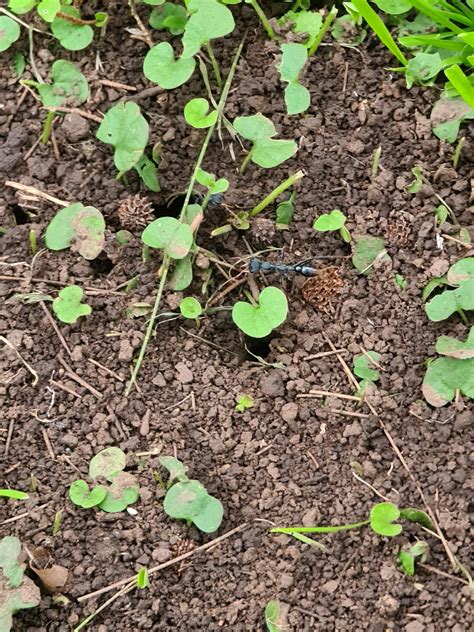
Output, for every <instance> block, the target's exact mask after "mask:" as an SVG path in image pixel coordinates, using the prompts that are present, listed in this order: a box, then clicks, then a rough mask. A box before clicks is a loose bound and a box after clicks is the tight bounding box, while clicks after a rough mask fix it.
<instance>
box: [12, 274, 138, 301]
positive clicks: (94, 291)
mask: <svg viewBox="0 0 474 632" xmlns="http://www.w3.org/2000/svg"><path fill="white" fill-rule="evenodd" d="M0 281H26V282H27V283H48V284H49V285H54V286H55V287H65V286H66V285H68V283H62V282H61V281H54V280H53V279H39V278H38V277H31V279H29V278H26V277H20V276H7V275H5V276H0ZM124 285H126V283H125V284H124ZM118 287H121V286H120V285H119V286H118ZM84 292H85V293H86V294H112V295H113V296H121V297H122V298H123V297H124V294H123V292H117V291H116V290H106V289H102V288H100V287H87V286H85V287H84Z"/></svg>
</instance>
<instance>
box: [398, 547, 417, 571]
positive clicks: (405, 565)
mask: <svg viewBox="0 0 474 632" xmlns="http://www.w3.org/2000/svg"><path fill="white" fill-rule="evenodd" d="M397 559H398V561H399V562H400V565H401V567H402V570H403V572H404V573H405V575H408V576H409V577H413V575H414V574H415V558H414V557H413V555H412V554H411V553H410V552H409V551H400V552H399V553H398V555H397Z"/></svg>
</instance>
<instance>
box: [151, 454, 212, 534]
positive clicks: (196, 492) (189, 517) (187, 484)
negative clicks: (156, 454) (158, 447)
mask: <svg viewBox="0 0 474 632" xmlns="http://www.w3.org/2000/svg"><path fill="white" fill-rule="evenodd" d="M160 463H161V465H162V466H163V467H165V468H166V469H167V470H168V472H169V473H170V476H169V479H168V484H167V490H168V491H167V493H166V496H165V499H164V501H163V509H164V510H165V513H166V514H168V516H170V518H176V519H178V520H186V522H187V523H188V525H191V524H194V525H195V526H196V527H197V528H198V529H199V530H200V531H203V532H204V533H213V532H214V531H216V530H217V529H218V528H219V526H220V524H221V522H222V517H223V515H224V509H223V507H222V504H221V503H220V501H219V500H217V498H214V496H211V495H210V494H209V493H208V492H207V490H206V488H205V487H204V485H202V484H201V483H200V482H199V481H197V480H195V479H189V478H188V476H187V475H186V469H187V468H186V467H185V465H184V464H183V463H181V461H179V460H178V459H175V458H174V457H170V456H165V457H160Z"/></svg>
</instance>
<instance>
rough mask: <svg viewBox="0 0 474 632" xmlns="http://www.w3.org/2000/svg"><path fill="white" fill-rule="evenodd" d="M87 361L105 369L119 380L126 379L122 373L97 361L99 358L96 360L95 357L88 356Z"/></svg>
mask: <svg viewBox="0 0 474 632" xmlns="http://www.w3.org/2000/svg"><path fill="white" fill-rule="evenodd" d="M87 361H88V362H90V363H91V364H94V365H95V366H97V367H99V369H102V370H103V371H105V372H106V373H108V374H109V375H111V376H112V377H114V378H115V379H117V380H118V381H119V382H124V381H125V379H124V378H123V377H122V376H121V375H119V374H118V373H115V371H112V369H108V368H107V367H106V366H104V365H103V364H101V363H100V362H97V360H94V359H93V358H87Z"/></svg>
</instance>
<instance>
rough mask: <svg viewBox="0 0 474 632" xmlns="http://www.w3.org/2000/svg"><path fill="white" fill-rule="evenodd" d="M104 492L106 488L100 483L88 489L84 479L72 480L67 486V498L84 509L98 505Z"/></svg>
mask: <svg viewBox="0 0 474 632" xmlns="http://www.w3.org/2000/svg"><path fill="white" fill-rule="evenodd" d="M106 493H107V490H106V489H105V487H102V485H97V486H96V487H93V488H92V490H90V489H89V485H88V484H87V483H86V481H83V480H81V479H79V480H77V481H74V483H73V484H72V485H71V487H70V488H69V498H70V499H71V500H72V502H73V503H74V504H75V505H78V507H83V508H84V509H90V508H91V507H95V506H96V505H100V503H101V502H102V501H103V500H104V498H105V495H106Z"/></svg>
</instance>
